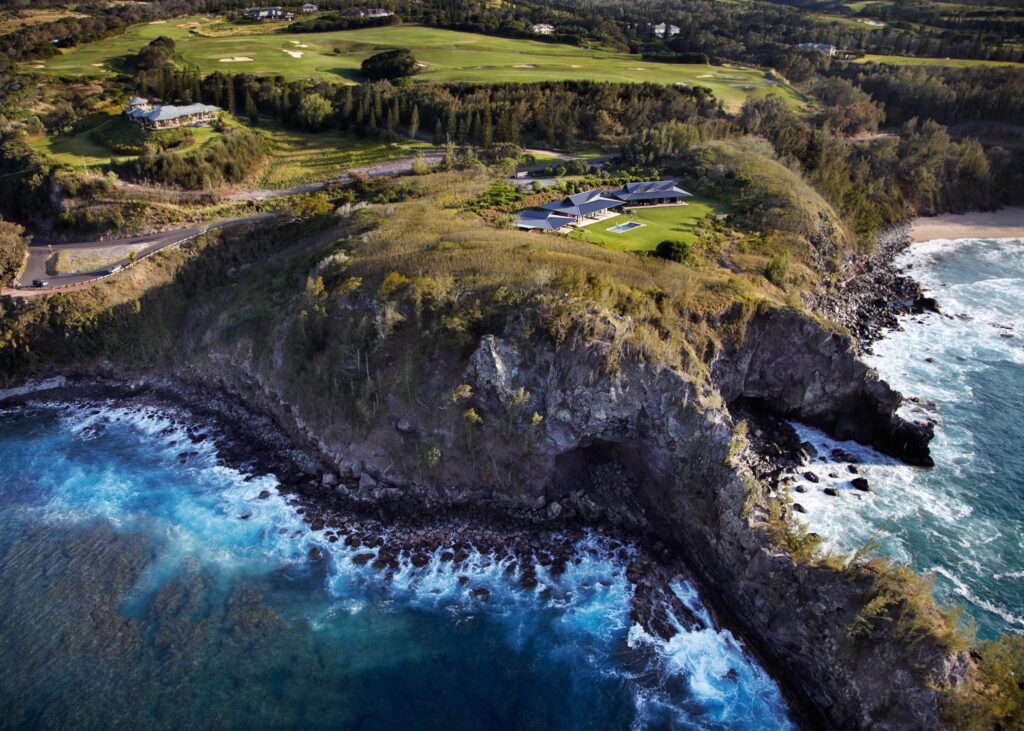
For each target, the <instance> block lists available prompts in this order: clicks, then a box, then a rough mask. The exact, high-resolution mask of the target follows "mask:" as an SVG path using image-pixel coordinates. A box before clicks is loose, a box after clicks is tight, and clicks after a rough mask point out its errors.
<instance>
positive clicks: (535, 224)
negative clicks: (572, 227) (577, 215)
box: [516, 208, 576, 231]
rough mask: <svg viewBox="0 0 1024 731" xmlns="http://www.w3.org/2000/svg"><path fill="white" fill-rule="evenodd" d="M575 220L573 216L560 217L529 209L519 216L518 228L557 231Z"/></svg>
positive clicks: (552, 213) (553, 213) (548, 212)
mask: <svg viewBox="0 0 1024 731" xmlns="http://www.w3.org/2000/svg"><path fill="white" fill-rule="evenodd" d="M574 220H576V219H574V218H573V217H572V216H560V215H558V214H557V213H555V212H553V211H542V210H539V209H536V208H528V209H527V210H525V211H522V212H521V213H520V214H519V220H518V221H516V226H518V227H519V228H526V229H540V230H542V231H557V230H558V229H560V228H562V226H565V225H566V224H569V223H572V222H573V221H574Z"/></svg>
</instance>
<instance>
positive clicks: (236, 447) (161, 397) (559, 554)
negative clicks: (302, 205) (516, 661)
mask: <svg viewBox="0 0 1024 731" xmlns="http://www.w3.org/2000/svg"><path fill="white" fill-rule="evenodd" d="M34 403H58V404H62V405H73V406H77V407H82V408H84V409H86V410H89V411H92V412H93V413H94V414H95V413H96V412H98V411H99V410H100V409H103V408H110V407H123V408H131V409H132V410H147V409H149V410H153V411H154V412H157V413H159V414H160V415H161V416H163V417H166V418H169V419H170V420H171V421H172V424H171V425H170V426H168V427H167V429H166V431H167V433H168V434H170V433H171V432H172V431H176V430H178V429H182V430H184V432H185V434H186V436H187V438H188V440H189V441H188V443H180V444H175V447H181V451H180V452H179V454H178V457H179V461H181V462H182V463H185V462H187V461H188V460H189V459H190V458H191V457H192V456H193V455H195V454H197V452H196V451H195V447H197V446H198V445H200V444H203V443H206V442H212V444H213V445H214V447H215V450H216V454H217V457H218V460H219V461H220V462H221V463H223V464H224V465H226V466H229V467H232V468H234V469H238V470H239V471H240V472H243V473H245V474H246V479H247V480H249V479H255V478H257V477H260V476H263V475H268V474H272V475H273V476H274V477H275V478H276V479H277V482H278V492H279V493H281V494H282V495H283V496H285V497H286V500H287V503H288V505H289V506H291V507H292V508H293V509H294V510H295V512H296V513H297V514H299V515H301V516H302V519H303V522H304V523H305V524H306V526H307V530H309V531H310V532H312V533H315V534H320V535H321V536H322V537H323V538H324V539H325V540H326V541H327V542H328V543H331V544H333V543H340V544H342V545H344V546H345V547H346V549H348V550H350V551H351V552H352V553H353V555H352V556H351V560H352V562H353V563H354V564H355V565H357V566H369V567H370V568H371V569H372V570H374V571H376V572H378V573H380V575H381V576H382V577H383V578H384V579H385V580H390V579H391V578H392V577H393V576H394V575H395V574H396V573H397V572H399V571H400V570H402V569H403V568H405V567H408V566H412V567H414V568H416V569H420V568H424V567H427V566H428V564H429V563H430V562H431V561H433V560H436V561H440V562H442V563H446V564H449V565H450V567H451V569H452V570H453V571H456V572H457V571H458V570H459V569H460V568H461V567H463V566H466V565H467V561H468V560H469V559H470V558H471V556H472V555H473V554H477V555H486V556H488V557H489V559H490V560H491V561H493V562H494V563H497V564H501V565H503V566H504V570H505V572H506V573H507V574H508V575H510V576H511V577H512V578H514V579H515V581H516V583H517V585H518V586H519V587H520V588H521V589H522V590H524V591H534V592H536V593H537V594H538V595H539V597H540V598H541V599H544V598H547V597H548V596H550V595H552V594H553V593H555V592H558V591H563V589H560V588H559V587H558V585H557V581H558V578H559V577H560V576H561V575H562V574H564V573H565V571H566V567H567V565H568V564H569V563H570V562H575V563H579V562H580V561H581V560H582V558H581V557H580V556H579V555H578V554H577V552H576V548H577V546H578V544H579V543H580V542H581V541H582V540H583V539H584V538H585V537H587V536H588V535H598V536H600V537H601V538H603V539H606V541H607V544H606V545H607V548H608V550H609V551H610V554H609V556H608V557H609V558H611V559H612V560H613V561H615V562H616V563H618V564H619V565H620V569H619V570H620V571H621V573H622V575H623V576H624V577H625V578H626V580H627V581H628V582H629V584H630V586H631V587H632V589H633V596H632V599H631V607H630V621H632V622H635V623H637V624H639V625H640V626H641V627H642V628H643V630H644V631H645V632H646V633H647V634H648V635H650V636H651V637H653V638H657V639H659V640H661V641H663V642H668V641H670V640H671V639H672V637H674V636H675V635H676V634H678V633H679V632H680V628H682V630H683V631H687V632H689V631H696V630H701V629H706V628H707V626H706V624H705V622H704V621H703V620H702V619H701V618H700V617H699V616H697V615H696V614H695V613H694V612H693V611H691V610H690V609H689V608H688V607H687V606H686V605H685V604H684V603H683V602H682V601H681V600H680V599H679V597H678V596H677V595H676V594H675V593H674V592H673V591H672V589H671V588H670V583H671V582H673V581H687V582H690V583H692V584H697V581H696V580H695V577H693V576H692V574H691V573H690V572H689V571H688V569H687V567H686V565H685V562H684V561H683V560H682V558H681V557H680V556H679V555H678V554H677V553H676V552H675V551H674V550H672V549H671V548H669V547H668V546H666V545H665V544H664V543H662V542H661V541H659V540H657V539H656V538H653V537H652V536H649V535H645V534H642V533H639V534H637V533H631V532H629V531H627V530H624V529H622V528H621V527H619V526H613V525H599V526H595V525H592V524H590V523H588V522H587V521H585V520H583V519H582V518H581V517H579V516H578V515H575V514H572V515H566V516H554V517H551V516H550V515H548V519H546V520H544V521H543V522H542V523H541V522H539V521H538V520H537V518H536V516H535V515H532V514H521V515H518V516H517V515H515V514H510V513H508V512H507V511H504V510H502V511H488V510H485V509H481V506H478V505H474V504H473V503H469V502H465V503H462V504H453V505H451V506H450V507H449V508H447V509H445V510H443V511H442V512H441V513H439V514H438V513H435V512H431V511H429V510H424V506H423V505H422V504H407V505H406V506H405V507H404V508H402V507H400V506H399V505H398V504H395V503H392V502H391V501H390V500H389V499H388V498H389V497H391V496H390V495H389V494H388V493H387V492H386V491H387V490H389V489H392V490H393V489H395V488H389V487H387V486H383V487H382V486H380V485H377V484H376V480H374V479H373V478H371V477H370V476H369V475H368V474H367V473H365V472H364V473H361V474H360V476H359V477H354V476H352V475H348V476H345V477H342V476H339V475H338V474H336V472H334V471H332V470H331V468H330V467H329V466H328V464H327V463H326V462H325V461H324V460H323V458H322V457H321V456H320V455H319V454H318V453H317V452H316V450H315V449H314V448H312V447H308V448H306V447H298V446H296V445H295V444H294V443H293V439H292V437H290V436H289V435H288V434H287V433H286V432H285V431H284V430H283V429H281V428H280V427H279V425H278V424H276V422H275V421H274V419H273V418H271V417H270V416H268V415H265V414H259V413H256V412H254V411H252V410H250V409H249V408H248V407H246V406H244V405H242V404H241V403H240V402H239V401H238V400H237V399H236V398H234V397H233V396H232V395H231V394H227V393H216V392H210V391H206V390H202V389H199V388H196V387H194V386H191V385H188V384H183V383H179V382H175V381H169V380H161V381H159V382H149V381H144V380H134V381H123V382H122V381H114V380H110V379H100V378H82V379H70V380H66V381H65V382H64V383H63V384H62V385H60V386H57V387H54V388H47V389H45V390H39V391H37V390H32V389H31V388H27V389H24V390H19V392H18V393H16V394H14V395H9V396H7V397H4V396H3V395H2V394H0V408H11V407H14V408H17V407H23V408H30V407H31V406H32V405H33V404H34ZM99 428H102V427H99ZM370 481H372V482H373V483H375V484H374V486H373V487H370V486H369V485H368V482H370ZM382 491H383V494H382ZM270 496H271V493H270V491H269V490H263V491H261V492H260V493H259V495H258V498H257V499H268V498H270ZM249 517H250V515H249V514H242V515H239V516H237V518H238V519H239V520H247V519H248V518H249ZM281 530H285V529H284V528H282V529H281ZM595 532H596V533H595ZM297 536H298V534H296V537H297ZM588 550H589V551H590V552H591V553H593V551H594V549H588ZM594 555H596V554H594ZM307 558H308V560H309V561H310V562H311V563H318V562H320V561H323V560H324V559H325V556H324V554H323V552H322V551H321V550H320V549H319V548H317V547H315V546H314V547H312V548H310V549H309V552H308V554H307ZM541 569H542V570H541ZM458 581H459V582H460V584H466V585H469V584H470V582H471V577H470V576H469V575H468V573H467V574H464V575H459V576H458ZM610 583H611V582H610V581H609V582H608V585H610ZM469 593H470V596H472V597H483V596H486V595H487V594H488V593H489V590H488V589H487V588H485V587H482V586H480V587H473V586H470V587H469ZM701 594H703V591H701ZM704 607H705V609H706V610H707V612H708V616H709V617H711V619H712V623H713V626H712V629H714V630H715V631H720V630H721V629H722V627H723V623H722V622H721V621H720V620H719V618H718V617H717V615H716V613H715V611H714V607H713V606H711V605H708V604H705V605H704ZM730 629H732V627H730ZM734 634H739V633H738V632H735V631H734ZM748 651H749V644H748ZM755 657H756V655H755ZM757 659H758V660H759V661H763V660H762V658H757ZM725 677H726V679H730V680H734V681H735V680H736V679H737V676H736V671H735V670H730V672H729V673H727V674H726V676H725ZM783 690H784V692H785V687H784V686H783ZM789 701H790V703H791V705H793V702H794V701H795V699H793V698H789Z"/></svg>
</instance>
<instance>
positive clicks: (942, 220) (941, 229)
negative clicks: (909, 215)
mask: <svg viewBox="0 0 1024 731" xmlns="http://www.w3.org/2000/svg"><path fill="white" fill-rule="evenodd" d="M1016 238H1024V207H1019V208H1003V209H1001V210H998V211H972V212H970V213H944V214H942V215H939V216H930V217H927V218H915V219H914V220H913V222H912V224H911V227H910V243H911V244H921V243H924V242H926V241H937V240H940V239H942V240H945V239H1016Z"/></svg>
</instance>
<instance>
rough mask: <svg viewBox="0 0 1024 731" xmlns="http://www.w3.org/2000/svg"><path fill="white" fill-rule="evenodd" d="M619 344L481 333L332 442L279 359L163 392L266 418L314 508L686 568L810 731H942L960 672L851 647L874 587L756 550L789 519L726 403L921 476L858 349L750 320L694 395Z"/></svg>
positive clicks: (222, 364)
mask: <svg viewBox="0 0 1024 731" xmlns="http://www.w3.org/2000/svg"><path fill="white" fill-rule="evenodd" d="M632 327H633V323H632V322H631V320H630V319H629V318H624V317H620V316H617V315H614V314H611V313H609V312H604V311H599V310H594V309H592V310H590V311H589V312H588V313H587V315H586V316H585V317H582V318H579V319H578V320H577V321H576V322H574V324H573V326H572V327H571V329H570V330H569V332H568V334H567V335H566V336H565V337H564V338H563V339H561V340H560V341H558V342H555V341H553V340H552V339H550V338H547V337H541V336H537V335H536V334H535V331H534V330H533V329H532V328H531V327H529V326H528V324H527V322H526V320H524V319H520V320H518V321H517V322H515V323H514V324H512V325H510V326H507V327H506V328H504V329H503V330H502V331H500V332H496V333H488V334H485V335H484V336H483V337H481V338H480V340H479V342H478V343H477V345H476V347H475V348H474V349H473V350H472V353H471V354H470V355H469V357H468V358H464V359H460V360H458V361H455V360H453V359H449V360H444V359H440V360H435V361H434V362H433V363H432V368H431V370H430V372H419V373H416V374H415V378H416V381H417V383H418V387H417V393H418V394H419V395H418V396H417V397H416V398H414V399H399V398H393V397H392V398H388V397H385V399H384V401H383V403H382V409H383V411H384V412H386V413H385V414H384V418H381V419H379V420H378V422H377V423H376V424H375V425H371V426H368V427H362V428H358V427H345V428H341V429H339V428H338V423H337V421H336V420H335V421H330V420H329V417H327V416H325V415H323V414H319V413H307V409H304V407H303V406H302V405H299V404H296V403H294V402H293V401H291V400H289V397H288V396H287V391H288V389H289V385H288V384H286V383H285V382H283V381H282V376H281V373H282V370H283V369H279V368H278V369H274V368H267V364H269V363H273V362H275V361H278V362H279V359H280V358H283V355H281V354H277V355H275V356H274V357H273V358H271V359H269V360H263V361H260V360H259V359H254V358H252V357H251V355H250V353H251V351H250V350H249V349H248V348H247V347H244V346H241V345H236V347H234V348H230V349H223V348H214V349H212V350H210V351H209V352H208V353H207V354H206V357H205V358H202V359H200V360H199V361H198V362H197V363H196V364H194V365H191V366H188V367H184V368H177V369H175V370H174V372H173V376H174V377H175V378H178V379H184V380H188V381H193V382H196V383H201V384H205V385H206V386H208V387H216V388H222V389H226V390H227V391H229V392H231V393H233V394H235V395H237V396H238V397H240V398H241V399H243V400H244V401H245V402H246V403H248V404H250V405H252V406H253V407H255V408H257V409H261V410H265V411H268V412H270V413H273V414H274V415H276V417H277V418H278V419H279V420H280V421H281V422H282V423H284V424H286V425H290V426H291V428H292V429H293V430H294V432H295V435H296V437H297V438H299V439H304V440H308V441H309V442H311V443H313V444H315V445H316V447H317V449H318V450H319V451H320V452H321V454H323V455H324V456H325V457H326V458H327V459H328V461H329V462H331V463H333V465H334V466H335V468H336V469H337V471H338V475H339V477H340V484H339V485H337V486H335V485H333V484H329V485H326V486H324V487H323V490H324V491H326V492H330V494H331V496H332V498H337V497H338V496H340V497H341V499H343V500H345V501H350V502H351V503H352V504H353V505H355V506H360V505H361V506H363V507H370V506H375V507H377V508H380V507H384V508H385V509H386V510H387V512H388V513H389V514H403V513H406V514H420V515H422V514H435V515H446V514H452V513H455V514H469V515H480V516H501V517H503V518H505V519H513V520H517V521H521V522H524V523H534V524H552V523H554V524H558V523H564V522H573V523H581V524H587V525H597V526H601V525H614V526H617V527H621V528H624V529H626V530H628V531H630V532H631V533H633V534H635V535H638V536H641V537H645V538H647V539H652V540H655V541H656V542H657V544H658V545H663V546H664V547H665V550H667V551H669V552H672V553H673V554H674V555H678V556H681V557H682V558H683V559H684V561H685V563H686V564H687V566H688V567H689V568H690V569H691V570H692V571H693V573H694V574H695V575H696V576H697V577H698V578H699V580H700V581H701V583H702V585H703V589H704V591H705V592H706V593H707V594H708V598H709V600H710V602H711V603H712V605H713V606H714V607H715V608H716V610H717V611H718V612H719V613H720V614H721V615H722V616H723V617H726V618H727V620H728V622H729V623H730V624H732V625H734V626H736V627H738V628H740V629H741V630H742V631H743V633H744V634H746V635H747V637H748V638H750V639H751V640H752V642H753V644H754V646H755V647H756V648H757V650H758V652H759V654H760V655H761V656H762V657H763V659H764V660H765V661H766V662H767V663H768V664H769V665H770V666H771V667H772V668H773V669H774V670H775V672H776V674H777V675H779V676H780V678H781V679H782V680H783V682H784V683H785V684H786V686H787V687H788V689H789V690H790V691H791V692H793V693H794V694H796V695H797V696H798V697H799V698H800V699H801V700H802V701H803V704H804V706H805V707H806V708H812V709H814V718H813V719H812V722H814V723H820V724H822V725H827V726H832V727H835V728H936V727H938V726H939V725H941V720H940V714H941V709H940V698H939V691H940V690H941V688H943V687H946V686H948V685H949V684H951V683H955V682H956V681H957V679H958V677H959V676H960V675H961V674H962V672H963V669H964V667H965V666H966V663H967V659H966V657H965V655H964V654H963V653H955V652H951V651H949V650H948V649H947V648H946V647H944V646H943V645H942V643H941V642H938V641H935V640H933V639H931V638H929V637H924V638H919V639H917V640H916V641H914V642H906V641H905V639H904V638H896V637H894V636H892V635H891V633H887V632H886V629H885V627H884V625H880V628H879V629H878V631H876V632H874V633H873V634H872V635H871V636H869V637H867V638H861V639H851V635H850V631H849V628H850V627H851V625H852V623H853V622H854V621H855V619H856V617H857V616H858V613H859V612H860V611H861V610H862V608H863V607H864V606H865V605H866V604H867V603H868V602H870V601H871V600H872V598H873V597H874V596H875V594H876V587H875V586H874V584H873V581H872V578H871V576H870V575H869V574H866V573H857V572H850V571H844V570H841V569H840V568H837V567H835V566H827V565H823V564H821V563H818V562H815V561H807V560H795V559H794V557H793V556H792V555H791V553H790V552H787V550H785V548H783V547H780V546H779V545H778V543H777V541H775V542H773V541H772V540H771V539H770V538H769V534H770V533H771V528H772V527H773V526H772V522H773V521H775V522H776V523H777V522H778V521H779V520H780V516H779V514H778V513H777V508H776V512H773V511H772V510H771V509H770V504H771V503H772V502H775V504H776V505H777V506H778V505H781V506H782V511H783V514H782V515H781V519H782V520H785V519H786V518H787V516H786V515H785V511H787V510H788V502H787V500H786V498H785V496H784V495H782V494H780V493H779V492H776V487H777V486H774V485H765V484H762V483H761V482H759V481H758V480H757V479H756V478H755V477H754V475H753V474H752V472H751V470H750V469H749V468H748V466H747V465H746V457H747V456H748V455H747V449H748V448H747V446H746V444H745V441H744V439H743V438H742V435H741V434H740V430H739V429H738V428H737V424H738V420H737V419H736V418H735V417H734V415H733V413H732V412H731V409H730V405H731V404H734V403H742V402H753V403H756V404H758V405H760V406H761V407H762V408H767V409H769V410H770V411H772V412H774V413H776V414H779V415H783V416H786V417H792V418H797V419H801V420H804V421H807V422H808V423H812V424H815V425H817V426H820V427H822V428H824V429H826V430H828V431H831V432H832V433H834V434H836V435H837V436H843V437H844V438H845V437H854V438H857V439H859V440H861V441H864V442H867V443H872V444H874V445H876V446H877V447H879V448H881V449H884V450H885V451H887V452H889V453H891V454H895V455H897V456H901V457H903V458H905V459H907V460H908V461H911V462H913V463H916V464H923V463H927V459H928V458H927V454H928V452H927V443H928V440H929V439H930V437H931V431H930V427H929V426H928V425H917V424H908V423H906V422H904V421H903V420H902V419H900V417H899V416H897V415H896V409H897V408H898V406H899V403H900V396H899V394H897V393H895V392H894V391H893V390H892V389H891V388H889V386H888V385H887V384H885V383H884V382H882V381H880V380H879V379H878V377H877V375H876V374H875V373H874V372H873V371H871V370H870V369H868V368H867V367H866V366H864V364H863V363H861V362H860V361H859V360H858V359H857V357H856V353H855V349H854V344H853V341H852V340H851V339H850V338H848V337H845V336H842V335H839V334H837V333H835V332H832V331H829V330H827V329H825V328H823V327H822V326H820V325H819V324H818V323H816V322H815V321H814V320H812V319H811V318H809V317H807V316H806V315H802V314H799V313H796V312H792V311H787V310H769V311H766V312H764V313H760V314H755V315H753V316H752V317H750V318H749V319H748V320H747V321H746V323H745V325H744V329H743V330H742V333H741V337H739V338H737V339H736V340H735V341H732V342H728V343H727V344H725V345H723V346H722V347H721V348H720V349H719V350H718V351H717V352H716V353H715V354H714V355H713V357H712V359H711V366H710V372H709V376H710V377H709V378H704V379H697V378H694V377H693V376H691V375H688V374H686V373H683V372H682V371H681V370H680V369H678V368H673V367H669V366H666V365H664V364H661V363H657V362H650V361H649V359H645V358H642V357H639V355H638V354H636V353H631V352H629V350H628V349H623V348H622V347H621V344H622V343H623V342H626V341H628V336H629V334H630V329H631V328H632ZM261 362H262V365H261ZM306 403H307V404H308V403H309V402H308V401H307V402H306ZM435 450H436V452H435ZM435 453H436V454H437V455H442V454H443V455H444V458H443V459H434V457H433V455H434V454H435ZM328 482H330V483H333V480H331V481H328ZM775 527H777V526H775ZM897 610H898V608H897V609H894V611H897Z"/></svg>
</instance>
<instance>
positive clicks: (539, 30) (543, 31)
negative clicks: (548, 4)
mask: <svg viewBox="0 0 1024 731" xmlns="http://www.w3.org/2000/svg"><path fill="white" fill-rule="evenodd" d="M531 30H533V32H534V33H535V34H537V35H539V36H549V35H551V34H552V33H554V32H555V26H553V25H550V24H548V23H534V24H533V28H532V29H531Z"/></svg>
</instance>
